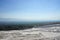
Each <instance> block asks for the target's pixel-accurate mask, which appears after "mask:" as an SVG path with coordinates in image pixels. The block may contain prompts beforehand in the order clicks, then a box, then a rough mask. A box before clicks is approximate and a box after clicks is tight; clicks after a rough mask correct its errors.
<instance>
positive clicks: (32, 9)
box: [0, 0, 60, 21]
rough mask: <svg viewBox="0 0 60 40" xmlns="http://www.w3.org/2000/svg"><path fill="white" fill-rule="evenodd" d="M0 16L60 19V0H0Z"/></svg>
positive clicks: (37, 19)
mask: <svg viewBox="0 0 60 40" xmlns="http://www.w3.org/2000/svg"><path fill="white" fill-rule="evenodd" d="M0 18H12V19H18V20H26V21H32V20H33V21H34V20H36V21H40V20H60V0H0Z"/></svg>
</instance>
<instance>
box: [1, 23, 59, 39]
mask: <svg viewBox="0 0 60 40" xmlns="http://www.w3.org/2000/svg"><path fill="white" fill-rule="evenodd" d="M59 25H60V24H59ZM0 40H60V26H58V25H57V26H56V25H55V26H52V27H47V26H45V27H44V28H43V27H42V28H41V27H38V28H31V29H25V30H13V31H0Z"/></svg>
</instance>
